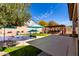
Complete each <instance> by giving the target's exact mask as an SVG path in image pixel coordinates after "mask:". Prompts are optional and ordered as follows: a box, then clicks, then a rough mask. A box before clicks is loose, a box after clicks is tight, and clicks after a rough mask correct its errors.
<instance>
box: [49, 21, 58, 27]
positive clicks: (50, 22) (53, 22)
mask: <svg viewBox="0 0 79 59" xmlns="http://www.w3.org/2000/svg"><path fill="white" fill-rule="evenodd" d="M55 25H58V23H56V22H55V21H49V22H48V26H55Z"/></svg>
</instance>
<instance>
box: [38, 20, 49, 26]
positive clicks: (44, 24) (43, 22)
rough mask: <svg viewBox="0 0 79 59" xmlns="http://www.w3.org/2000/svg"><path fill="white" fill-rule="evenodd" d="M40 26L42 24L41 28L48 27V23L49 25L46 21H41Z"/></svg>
mask: <svg viewBox="0 0 79 59" xmlns="http://www.w3.org/2000/svg"><path fill="white" fill-rule="evenodd" d="M39 24H40V25H41V26H47V25H48V23H47V22H46V21H44V20H40V21H39Z"/></svg>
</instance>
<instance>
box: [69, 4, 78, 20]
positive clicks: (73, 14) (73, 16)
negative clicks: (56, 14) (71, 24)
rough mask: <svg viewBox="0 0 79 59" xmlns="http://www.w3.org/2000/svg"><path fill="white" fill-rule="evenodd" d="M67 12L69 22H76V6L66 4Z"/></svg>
mask: <svg viewBox="0 0 79 59" xmlns="http://www.w3.org/2000/svg"><path fill="white" fill-rule="evenodd" d="M68 12H69V18H70V20H77V4H76V3H68Z"/></svg>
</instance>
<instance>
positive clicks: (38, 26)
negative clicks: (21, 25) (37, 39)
mask: <svg viewBox="0 0 79 59" xmlns="http://www.w3.org/2000/svg"><path fill="white" fill-rule="evenodd" d="M28 27H29V28H44V27H43V26H40V25H33V26H28Z"/></svg>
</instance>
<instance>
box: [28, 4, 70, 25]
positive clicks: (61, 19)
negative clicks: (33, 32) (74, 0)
mask: <svg viewBox="0 0 79 59" xmlns="http://www.w3.org/2000/svg"><path fill="white" fill-rule="evenodd" d="M29 11H30V13H31V15H32V19H33V20H35V21H37V22H38V21H39V20H45V21H46V22H49V21H52V20H53V21H55V22H57V23H59V24H64V25H71V22H70V20H69V15H68V8H67V4H66V3H32V4H31V6H30V10H29Z"/></svg>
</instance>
